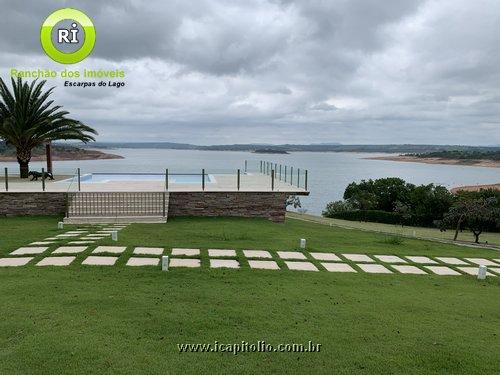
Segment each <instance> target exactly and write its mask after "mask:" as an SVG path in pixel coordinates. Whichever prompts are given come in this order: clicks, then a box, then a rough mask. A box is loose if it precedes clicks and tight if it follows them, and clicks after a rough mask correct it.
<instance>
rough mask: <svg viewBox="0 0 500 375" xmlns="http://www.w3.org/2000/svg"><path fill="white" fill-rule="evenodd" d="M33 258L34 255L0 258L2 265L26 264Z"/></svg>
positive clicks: (17, 265)
mask: <svg viewBox="0 0 500 375" xmlns="http://www.w3.org/2000/svg"><path fill="white" fill-rule="evenodd" d="M31 259H33V258H32V257H19V258H0V267H19V266H25V265H26V264H28V262H29V261H30V260H31Z"/></svg>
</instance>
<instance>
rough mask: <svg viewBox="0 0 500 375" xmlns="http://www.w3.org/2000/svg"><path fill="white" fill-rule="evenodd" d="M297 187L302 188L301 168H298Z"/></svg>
mask: <svg viewBox="0 0 500 375" xmlns="http://www.w3.org/2000/svg"><path fill="white" fill-rule="evenodd" d="M297 187H298V188H299V187H300V168H297Z"/></svg>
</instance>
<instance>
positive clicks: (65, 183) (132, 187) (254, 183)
mask: <svg viewBox="0 0 500 375" xmlns="http://www.w3.org/2000/svg"><path fill="white" fill-rule="evenodd" d="M199 173H200V176H201V171H200V172H199ZM84 175H85V173H83V174H82V176H84ZM207 176H210V177H209V178H208V177H207V180H206V182H205V191H238V183H237V181H238V180H237V174H236V171H234V173H224V174H217V173H216V174H213V173H210V171H207ZM171 177H172V176H171ZM72 178H75V180H74V181H72V182H71V179H72ZM294 180H296V177H295V178H294ZM301 180H302V181H301V182H302V185H303V183H304V176H301ZM169 181H170V182H169V186H168V190H169V191H173V192H175V191H203V188H202V185H201V177H200V182H199V183H198V182H196V183H176V182H175V181H173V180H169ZM0 183H3V175H2V176H0ZM2 186H3V184H2ZM271 186H272V185H271V176H270V175H265V174H261V173H250V172H249V173H247V174H245V173H243V172H242V173H241V175H240V191H248V192H261V191H271V190H272V189H271ZM80 187H81V191H83V192H85V191H89V192H91V191H99V192H101V191H102V192H104V191H113V192H119V191H141V192H146V191H164V190H165V180H164V179H159V180H156V181H109V182H94V183H89V182H86V181H85V179H82V180H81V183H80ZM77 188H78V183H77V182H76V177H74V176H70V175H57V173H56V176H55V179H54V180H45V191H47V192H68V191H70V192H74V191H77ZM9 191H10V192H40V191H42V181H41V180H38V181H29V180H25V179H20V178H18V177H9ZM274 191H278V192H279V191H282V192H290V193H298V194H300V193H304V192H306V190H305V189H303V188H302V187H297V186H296V183H295V184H294V185H291V184H290V183H289V182H284V181H280V180H279V178H277V177H275V179H274ZM1 193H2V191H0V194H1Z"/></svg>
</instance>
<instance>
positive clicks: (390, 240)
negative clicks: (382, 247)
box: [382, 236, 405, 245]
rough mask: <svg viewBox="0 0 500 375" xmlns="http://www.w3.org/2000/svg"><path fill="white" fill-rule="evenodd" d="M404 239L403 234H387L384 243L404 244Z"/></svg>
mask: <svg viewBox="0 0 500 375" xmlns="http://www.w3.org/2000/svg"><path fill="white" fill-rule="evenodd" d="M404 242H405V241H404V239H403V237H401V236H387V237H385V238H384V240H383V241H382V243H385V244H388V245H402V244H403V243H404Z"/></svg>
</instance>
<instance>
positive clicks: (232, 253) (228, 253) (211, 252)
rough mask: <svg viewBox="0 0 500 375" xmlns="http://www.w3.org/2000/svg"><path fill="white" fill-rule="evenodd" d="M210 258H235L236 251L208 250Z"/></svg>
mask: <svg viewBox="0 0 500 375" xmlns="http://www.w3.org/2000/svg"><path fill="white" fill-rule="evenodd" d="M208 256H209V257H235V256H236V250H223V249H208Z"/></svg>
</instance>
